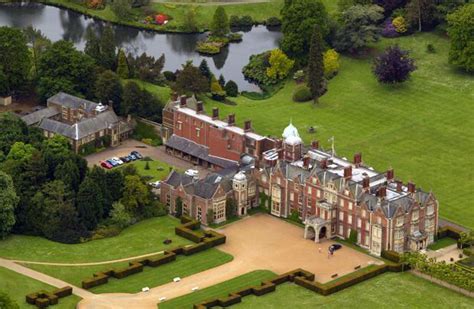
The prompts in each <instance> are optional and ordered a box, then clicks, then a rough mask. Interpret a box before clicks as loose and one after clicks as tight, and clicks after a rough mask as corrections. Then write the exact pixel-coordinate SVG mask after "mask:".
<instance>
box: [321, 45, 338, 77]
mask: <svg viewBox="0 0 474 309" xmlns="http://www.w3.org/2000/svg"><path fill="white" fill-rule="evenodd" d="M323 63H324V76H326V78H332V77H334V76H335V75H336V74H337V72H338V71H339V67H340V66H341V65H340V63H339V54H338V52H337V51H336V50H334V49H329V50H327V51H326V52H325V53H324V54H323Z"/></svg>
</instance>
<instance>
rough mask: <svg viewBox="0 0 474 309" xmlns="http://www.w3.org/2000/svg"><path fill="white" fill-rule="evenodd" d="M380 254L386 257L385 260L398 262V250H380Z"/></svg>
mask: <svg viewBox="0 0 474 309" xmlns="http://www.w3.org/2000/svg"><path fill="white" fill-rule="evenodd" d="M381 256H382V257H383V258H384V259H387V260H389V261H392V262H394V263H398V262H400V254H398V252H396V251H392V250H382V254H381Z"/></svg>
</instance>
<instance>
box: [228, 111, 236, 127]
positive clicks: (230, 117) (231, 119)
mask: <svg viewBox="0 0 474 309" xmlns="http://www.w3.org/2000/svg"><path fill="white" fill-rule="evenodd" d="M227 124H228V125H230V126H233V125H234V124H235V114H230V115H228V116H227Z"/></svg>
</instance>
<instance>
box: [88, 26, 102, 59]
mask: <svg viewBox="0 0 474 309" xmlns="http://www.w3.org/2000/svg"><path fill="white" fill-rule="evenodd" d="M84 53H85V54H86V55H88V56H89V57H91V58H92V59H94V61H95V63H97V64H99V63H100V61H101V58H102V53H101V52H100V40H99V37H98V36H97V34H96V32H95V30H94V28H93V27H91V26H89V27H87V30H86V46H85V47H84Z"/></svg>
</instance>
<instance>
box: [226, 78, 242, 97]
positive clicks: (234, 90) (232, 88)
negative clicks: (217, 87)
mask: <svg viewBox="0 0 474 309" xmlns="http://www.w3.org/2000/svg"><path fill="white" fill-rule="evenodd" d="M224 90H225V92H226V94H227V95H228V96H229V97H236V96H238V95H239V86H237V84H236V83H235V82H234V81H233V80H229V81H228V82H227V84H225V87H224Z"/></svg>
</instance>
